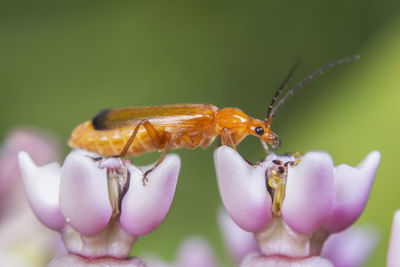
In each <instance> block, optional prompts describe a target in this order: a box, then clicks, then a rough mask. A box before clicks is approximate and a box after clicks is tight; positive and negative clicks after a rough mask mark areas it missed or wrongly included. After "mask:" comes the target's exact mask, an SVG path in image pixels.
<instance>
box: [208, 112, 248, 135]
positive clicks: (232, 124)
mask: <svg viewBox="0 0 400 267" xmlns="http://www.w3.org/2000/svg"><path fill="white" fill-rule="evenodd" d="M249 120H250V118H249V116H247V115H246V114H245V113H244V112H243V111H241V110H240V109H237V108H223V109H220V110H218V111H217V113H216V114H215V122H216V125H217V128H219V129H223V128H227V129H229V130H234V131H235V132H241V131H243V130H245V129H246V128H247V125H248V123H249Z"/></svg>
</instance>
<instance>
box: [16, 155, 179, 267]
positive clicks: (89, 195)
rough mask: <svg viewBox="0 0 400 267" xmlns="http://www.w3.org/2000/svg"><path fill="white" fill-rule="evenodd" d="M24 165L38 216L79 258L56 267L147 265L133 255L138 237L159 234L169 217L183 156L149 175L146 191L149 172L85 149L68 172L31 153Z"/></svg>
mask: <svg viewBox="0 0 400 267" xmlns="http://www.w3.org/2000/svg"><path fill="white" fill-rule="evenodd" d="M19 162H20V168H21V172H22V176H23V181H24V184H25V189H26V193H27V196H28V199H29V202H30V204H31V207H32V209H33V211H34V213H35V214H36V216H37V217H38V218H39V220H40V221H41V222H42V223H43V224H44V225H46V226H47V227H49V228H51V229H53V230H56V231H58V232H60V233H61V236H62V238H63V240H64V244H65V246H66V249H67V251H68V253H69V254H74V255H69V256H67V257H64V258H60V259H55V260H54V261H53V262H52V263H51V264H54V266H56V265H57V264H62V263H65V262H68V264H70V263H71V262H74V263H75V262H79V261H82V262H85V263H88V264H89V263H93V264H95V263H97V264H106V263H107V262H109V263H112V264H117V263H119V264H120V265H123V264H134V265H133V266H143V263H142V262H141V260H139V259H137V258H128V256H129V253H130V251H131V247H132V245H133V244H134V243H135V241H136V240H137V238H138V237H139V236H142V235H147V234H149V233H151V232H152V231H154V230H155V229H156V228H157V227H158V226H159V225H160V224H161V222H162V221H163V220H164V218H165V216H166V215H167V213H168V211H169V208H170V206H171V204H172V200H173V196H174V193H175V187H176V183H177V179H178V173H179V168H180V160H179V157H178V156H176V155H168V156H167V157H166V158H165V160H164V161H163V162H162V164H161V165H160V166H158V167H157V168H156V169H155V170H154V171H153V172H151V173H150V174H149V175H148V178H149V182H147V184H146V186H143V184H142V177H143V171H142V170H141V169H140V168H137V167H135V166H133V165H132V164H131V163H130V161H128V160H121V159H120V158H106V159H104V158H99V157H98V156H97V155H95V154H92V153H88V152H86V151H83V150H76V151H72V152H71V153H70V154H69V155H68V156H67V157H66V159H65V161H64V164H63V166H62V167H60V165H59V164H57V163H51V164H48V165H45V166H42V167H38V166H36V165H35V163H34V162H33V161H32V160H31V158H30V157H29V155H28V154H27V153H26V152H20V154H19ZM88 259H90V260H89V261H88ZM51 264H50V265H51ZM57 266H58V265H57Z"/></svg>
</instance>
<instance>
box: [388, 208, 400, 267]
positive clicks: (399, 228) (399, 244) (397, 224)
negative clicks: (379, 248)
mask: <svg viewBox="0 0 400 267" xmlns="http://www.w3.org/2000/svg"><path fill="white" fill-rule="evenodd" d="M399 262H400V210H397V211H396V212H395V214H394V217H393V223H392V232H391V234H390V242H389V249H388V254H387V267H396V266H399Z"/></svg>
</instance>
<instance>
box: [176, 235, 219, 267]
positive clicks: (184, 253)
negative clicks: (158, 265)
mask: <svg viewBox="0 0 400 267" xmlns="http://www.w3.org/2000/svg"><path fill="white" fill-rule="evenodd" d="M175 265H176V266H177V267H188V266H190V267H216V266H218V263H217V260H216V259H215V255H214V253H213V250H212V248H211V247H210V245H209V244H208V242H207V241H206V240H204V239H203V238H201V237H191V238H189V239H187V240H185V241H184V242H183V243H182V245H181V247H180V248H179V251H178V255H177V260H176V264H175Z"/></svg>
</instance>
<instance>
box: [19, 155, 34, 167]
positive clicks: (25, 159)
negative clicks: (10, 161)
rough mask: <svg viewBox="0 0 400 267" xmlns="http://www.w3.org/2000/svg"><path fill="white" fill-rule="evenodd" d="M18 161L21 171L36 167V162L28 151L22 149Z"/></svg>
mask: <svg viewBox="0 0 400 267" xmlns="http://www.w3.org/2000/svg"><path fill="white" fill-rule="evenodd" d="M18 163H19V167H20V169H21V171H26V170H29V169H31V168H34V167H36V164H35V163H34V162H33V160H32V158H31V157H30V156H29V154H28V153H27V152H26V151H20V152H19V153H18Z"/></svg>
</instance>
